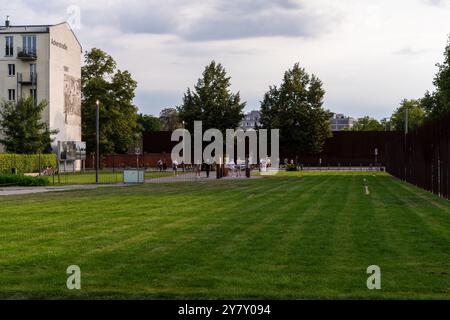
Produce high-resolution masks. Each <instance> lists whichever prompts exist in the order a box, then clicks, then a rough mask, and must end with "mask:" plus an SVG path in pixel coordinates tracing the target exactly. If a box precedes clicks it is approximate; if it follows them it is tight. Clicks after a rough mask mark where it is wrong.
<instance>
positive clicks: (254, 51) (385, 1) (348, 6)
mask: <svg viewBox="0 0 450 320" xmlns="http://www.w3.org/2000/svg"><path fill="white" fill-rule="evenodd" d="M77 8H79V11H80V20H79V21H80V22H81V24H80V25H77V26H76V28H77V30H76V33H77V35H78V37H79V39H80V41H81V42H82V44H83V47H84V49H85V50H88V49H90V48H92V47H99V48H101V49H103V50H105V51H107V52H108V53H109V54H111V55H112V56H113V57H114V58H115V59H116V60H117V62H118V65H119V67H120V68H121V69H127V70H129V71H130V72H131V73H132V74H133V76H134V77H135V78H136V80H137V81H138V83H139V87H138V91H137V97H136V104H137V105H138V107H139V108H140V110H141V111H142V112H144V113H151V114H158V113H159V111H160V110H161V109H162V108H164V107H170V106H175V105H179V104H180V103H181V99H182V95H183V92H184V91H185V90H186V88H187V87H192V86H193V85H194V84H195V82H196V80H197V79H198V78H199V77H200V75H201V72H202V70H203V68H204V66H205V65H206V64H208V63H209V62H210V61H211V60H213V59H214V60H216V61H218V62H221V63H222V64H223V65H224V66H225V67H226V69H227V71H228V73H229V75H230V76H231V77H232V89H233V90H235V91H240V92H241V96H242V98H243V100H245V101H247V110H252V109H258V108H259V101H260V100H261V99H262V97H263V94H264V92H265V91H267V89H268V87H269V85H273V84H279V83H280V81H281V78H282V75H283V72H284V71H285V70H286V69H288V68H289V67H291V66H292V65H293V64H294V63H295V62H300V64H301V65H302V66H303V67H305V68H306V69H307V71H308V72H310V73H314V74H316V75H317V76H318V77H319V78H320V79H322V81H323V82H324V85H325V89H326V91H327V94H326V97H325V107H326V108H328V109H330V110H332V111H334V112H340V113H345V114H347V115H351V116H356V117H359V116H364V115H370V116H373V117H376V118H382V117H386V116H389V115H390V114H391V112H392V109H393V108H395V107H396V106H397V105H398V103H399V102H400V100H401V99H403V98H418V97H420V96H422V95H423V93H424V92H425V91H426V90H427V89H432V83H431V81H432V78H433V75H434V74H435V73H436V67H435V64H436V63H437V62H439V61H441V60H442V53H443V50H444V47H445V44H446V40H447V35H448V34H450V0H377V1H369V0H339V1H336V0H240V1H238V0H207V1H206V0H160V1H147V0H124V1H122V0H116V1H114V0H95V1H92V0H46V1H32V0H14V1H10V0H0V14H1V15H2V16H6V15H10V16H11V22H12V24H52V23H58V22H61V21H64V20H68V19H69V20H71V21H73V22H77V19H73V14H72V13H73V12H76V11H77V10H78V9H77ZM74 9H75V10H74Z"/></svg>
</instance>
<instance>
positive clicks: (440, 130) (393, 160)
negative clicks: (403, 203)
mask: <svg viewBox="0 0 450 320" xmlns="http://www.w3.org/2000/svg"><path fill="white" fill-rule="evenodd" d="M449 141H450V112H447V113H446V114H444V115H443V116H442V117H440V118H439V119H436V120H434V121H432V122H429V123H426V124H425V125H423V126H422V127H421V128H419V129H417V130H414V131H412V132H410V133H409V134H408V135H407V136H404V137H402V138H399V139H397V140H395V141H393V142H391V143H388V145H387V146H386V166H387V171H388V172H389V173H391V174H392V175H394V176H396V177H398V178H400V179H402V180H405V181H407V182H409V183H411V184H414V185H417V186H418V187H421V188H423V189H425V190H428V191H430V192H433V193H434V194H436V195H440V196H442V197H444V198H447V199H450V194H449V175H450V170H449V167H450V162H449V161H450V145H449Z"/></svg>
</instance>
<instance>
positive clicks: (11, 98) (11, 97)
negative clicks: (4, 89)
mask: <svg viewBox="0 0 450 320" xmlns="http://www.w3.org/2000/svg"><path fill="white" fill-rule="evenodd" d="M8 100H9V101H16V90H14V89H9V90H8Z"/></svg>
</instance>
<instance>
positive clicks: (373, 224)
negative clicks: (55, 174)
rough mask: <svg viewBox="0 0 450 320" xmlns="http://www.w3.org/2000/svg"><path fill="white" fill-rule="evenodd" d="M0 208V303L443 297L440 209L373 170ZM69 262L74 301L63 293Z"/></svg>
mask: <svg viewBox="0 0 450 320" xmlns="http://www.w3.org/2000/svg"><path fill="white" fill-rule="evenodd" d="M364 178H366V179H367V180H368V184H369V188H370V195H366V194H365V193H364V189H363V179H364ZM0 201H1V206H0V234H1V236H0V252H1V254H0V298H82V299H98V298H212V299H215V298H274V299H281V298H287V299H309V298H319V299H325V298H338V299H344V298H356V299H382V298H387V299H395V298H400V299H450V203H449V202H448V201H445V200H442V199H439V198H437V197H435V196H433V195H431V194H429V193H426V192H424V191H421V190H419V189H417V188H415V187H413V186H410V185H407V184H405V183H403V182H400V181H398V180H396V179H394V178H392V177H390V176H388V175H386V174H376V175H374V174H364V173H323V174H322V173H311V174H299V173H285V174H283V175H282V176H278V177H270V178H262V179H255V180H243V181H214V182H198V183H181V184H161V185H142V186H133V187H122V188H120V187H118V188H103V189H98V190H89V191H77V192H64V193H51V194H39V195H29V196H20V197H6V198H0ZM74 264H75V265H79V266H80V268H81V273H82V274H81V283H82V284H81V285H82V290H81V291H69V290H68V289H67V288H66V279H67V274H66V268H67V267H68V266H69V265H74ZM370 265H379V266H380V267H381V274H382V276H381V277H382V290H375V291H369V290H368V289H367V287H366V280H367V277H368V275H367V274H366V269H367V267H368V266H370Z"/></svg>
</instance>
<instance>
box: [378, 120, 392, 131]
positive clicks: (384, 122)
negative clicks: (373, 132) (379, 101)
mask: <svg viewBox="0 0 450 320" xmlns="http://www.w3.org/2000/svg"><path fill="white" fill-rule="evenodd" d="M380 124H381V126H382V127H383V128H384V129H383V130H384V131H392V130H393V124H392V120H391V119H389V118H383V119H381V121H380Z"/></svg>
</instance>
